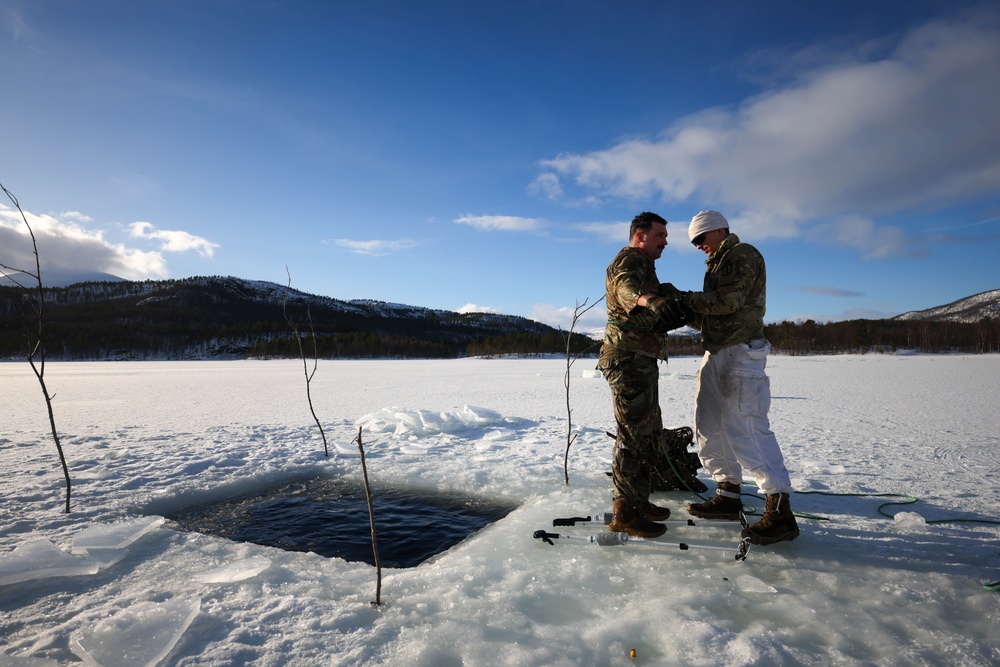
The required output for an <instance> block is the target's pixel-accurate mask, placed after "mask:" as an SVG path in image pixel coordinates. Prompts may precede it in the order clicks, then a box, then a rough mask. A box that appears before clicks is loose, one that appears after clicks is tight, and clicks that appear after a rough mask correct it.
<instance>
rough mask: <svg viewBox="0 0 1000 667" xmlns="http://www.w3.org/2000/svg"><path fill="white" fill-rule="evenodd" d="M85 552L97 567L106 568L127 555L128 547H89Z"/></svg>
mask: <svg viewBox="0 0 1000 667" xmlns="http://www.w3.org/2000/svg"><path fill="white" fill-rule="evenodd" d="M86 554H87V555H88V556H90V557H91V558H92V559H94V562H96V563H97V567H98V568H99V569H101V570H106V569H108V568H109V567H111V566H112V565H114V564H115V563H117V562H118V561H120V560H121V559H122V558H125V556H127V555H128V549H104V548H101V547H90V548H89V549H87V551H86Z"/></svg>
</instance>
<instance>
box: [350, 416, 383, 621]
mask: <svg viewBox="0 0 1000 667" xmlns="http://www.w3.org/2000/svg"><path fill="white" fill-rule="evenodd" d="M355 442H357V443H358V451H359V452H361V476H362V477H363V478H364V481H365V499H367V500H368V521H369V523H370V524H371V529H372V553H373V554H374V555H375V600H374V602H372V604H373V605H375V606H376V607H378V606H380V605H381V604H382V561H381V560H379V557H378V535H377V534H376V532H375V508H374V506H373V505H372V491H371V487H370V486H369V485H368V465H367V464H366V463H365V446H364V444H363V443H362V442H361V427H360V426H359V427H358V437H357V438H356V439H355Z"/></svg>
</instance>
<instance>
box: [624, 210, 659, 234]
mask: <svg viewBox="0 0 1000 667" xmlns="http://www.w3.org/2000/svg"><path fill="white" fill-rule="evenodd" d="M654 222H658V223H660V224H661V225H666V224H667V221H666V220H664V219H663V218H661V217H660V216H658V215H657V214H655V213H653V212H652V211H643V212H642V213H640V214H639V215H637V216H635V217H634V218H632V226H631V227H630V228H629V230H628V237H629V238H630V239H631V238H632V237H633V236H635V233H636V232H637V231H638V230H640V229H641V230H642V231H646V230H648V229H649V228H650V227H652V226H653V223H654Z"/></svg>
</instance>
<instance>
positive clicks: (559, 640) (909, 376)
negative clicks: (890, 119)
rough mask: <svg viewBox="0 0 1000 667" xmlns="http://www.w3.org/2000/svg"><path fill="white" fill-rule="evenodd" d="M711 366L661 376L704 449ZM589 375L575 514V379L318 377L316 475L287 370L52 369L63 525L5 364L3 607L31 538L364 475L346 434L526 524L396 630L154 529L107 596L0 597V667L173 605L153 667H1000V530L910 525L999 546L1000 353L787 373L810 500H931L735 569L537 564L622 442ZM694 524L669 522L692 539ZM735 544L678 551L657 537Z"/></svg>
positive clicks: (350, 566) (45, 453) (823, 533)
mask: <svg viewBox="0 0 1000 667" xmlns="http://www.w3.org/2000/svg"><path fill="white" fill-rule="evenodd" d="M697 363H698V360H697V359H693V358H678V359H674V360H671V362H670V364H669V365H667V366H663V367H661V368H662V369H661V401H662V407H663V412H664V420H665V423H666V425H668V426H680V425H684V424H689V423H690V419H691V405H692V401H693V392H694V378H695V374H696V371H697ZM591 367H592V363H591V361H590V360H580V361H578V362H577V363H576V364H575V365H574V367H573V373H572V385H571V390H570V391H571V396H570V398H571V403H572V407H573V424H574V427H575V431H576V432H577V433H578V436H577V439H576V442H575V443H574V445H573V448H572V449H571V452H570V482H571V483H570V485H569V487H566V486H565V485H564V484H563V480H562V460H563V453H564V450H565V442H566V413H565V393H564V389H563V386H562V381H563V372H564V371H565V360H559V359H540V360H531V359H524V360H509V359H504V360H483V359H465V360H450V361H328V362H321V364H320V368H319V372H318V373H317V376H316V379H315V381H314V383H313V387H312V393H313V400H314V404H315V407H316V412H317V414H318V415H319V417H320V419H321V420H323V423H324V428H325V429H326V432H327V435H328V438H330V441H331V443H332V448H331V456H330V458H324V456H323V451H322V443H321V441H320V440H319V434H318V432H317V430H316V427H315V424H314V423H312V419H311V416H310V414H309V412H308V404H307V403H306V397H305V384H304V376H303V371H302V364H301V362H295V361H271V362H253V361H246V362H238V361H228V362H81V363H62V362H60V363H50V364H49V366H48V371H47V375H46V379H47V381H48V383H49V388H50V391H52V392H53V393H54V394H56V404H55V410H56V423H57V426H58V427H59V430H60V434H61V436H62V438H63V443H64V446H65V447H66V451H67V457H68V459H69V462H70V466H71V468H70V469H71V474H72V477H73V483H74V487H73V507H72V512H71V514H69V515H66V514H64V513H62V512H61V511H60V510H61V507H62V504H63V502H64V496H63V494H64V489H63V487H62V484H63V481H62V476H61V471H60V470H59V468H58V461H57V459H56V456H55V451H54V446H53V445H52V442H51V437H50V436H49V434H48V423H47V420H46V416H45V411H44V410H45V409H44V404H43V402H42V399H41V395H40V392H39V391H38V388H37V384H36V383H35V380H34V377H33V376H32V375H31V372H30V370H29V369H28V368H27V366H25V365H24V364H15V363H10V364H0V424H2V425H3V426H2V431H0V473H2V474H3V476H4V478H5V480H4V485H3V489H4V491H3V494H2V496H0V580H2V576H3V572H4V563H5V560H6V561H7V562H8V564H9V559H11V558H12V557H13V554H14V553H15V551H14V550H15V548H18V547H21V546H23V545H25V544H26V543H29V542H31V541H35V540H48V541H50V542H51V543H52V544H53V545H54V546H55V548H57V549H58V550H60V551H63V552H66V553H69V552H70V551H71V550H72V546H73V543H74V540H75V539H78V538H79V536H80V534H81V532H83V531H86V530H88V529H89V530H91V531H93V530H95V529H96V531H97V533H98V535H101V534H102V533H106V532H107V531H109V530H111V528H110V527H111V526H114V525H117V524H121V523H122V522H129V521H135V520H138V519H139V518H140V517H144V516H146V515H149V514H153V515H155V514H158V513H162V512H165V511H168V510H169V509H171V508H176V507H180V506H184V505H189V504H193V503H197V502H204V501H208V500H215V499H220V498H225V497H230V496H233V495H237V494H238V493H241V492H242V491H245V490H249V489H253V488H259V487H260V486H262V485H268V484H277V483H280V482H282V481H285V480H288V479H291V478H299V477H309V476H319V475H338V476H339V475H351V476H354V475H359V468H360V465H359V462H358V459H357V454H356V448H355V447H354V446H352V445H351V444H350V442H351V440H352V438H353V437H354V436H355V435H356V432H357V431H356V430H357V425H358V423H359V422H360V423H361V424H362V425H364V426H365V427H366V436H365V439H366V442H367V443H369V444H368V445H367V446H366V455H367V457H368V465H369V473H370V475H371V476H372V478H373V482H374V483H380V484H387V485H394V486H411V487H413V486H415V487H420V488H424V489H438V490H442V491H445V490H457V491H463V492H466V493H477V494H481V495H486V496H491V497H497V498H503V499H506V500H511V501H514V502H516V503H518V504H520V505H521V507H520V508H519V509H518V510H515V511H514V512H513V513H512V514H511V515H509V516H508V517H507V518H505V519H504V520H502V521H501V522H498V523H497V524H494V525H492V526H490V527H488V528H487V529H485V530H484V531H482V532H481V533H479V534H477V535H476V536H475V537H474V538H472V539H469V540H466V541H465V542H463V543H462V544H460V545H458V546H457V547H455V548H453V549H451V550H449V551H448V552H446V553H444V554H442V555H440V556H438V557H437V558H435V559H433V560H432V561H430V562H428V563H425V564H424V565H421V566H420V567H417V568H413V569H410V570H387V571H386V572H385V577H384V580H383V590H382V595H383V600H384V602H386V604H385V605H384V606H383V607H382V608H381V609H373V608H372V607H371V606H370V605H369V604H368V602H369V600H371V599H372V598H373V595H374V583H375V577H374V569H373V568H371V567H369V566H367V565H364V564H359V563H349V562H346V561H343V560H340V559H326V558H321V557H319V556H316V555H315V554H301V553H290V552H283V551H280V550H276V549H271V548H267V547H260V546H257V545H252V544H238V543H232V542H228V541H226V540H223V539H220V538H212V537H207V536H201V535H197V534H186V533H178V532H176V531H173V530H171V529H170V528H169V525H162V526H161V525H157V526H154V527H152V528H150V529H149V531H148V532H146V533H145V534H143V535H141V536H139V537H137V538H136V539H135V540H134V541H133V542H131V543H130V544H128V545H127V548H126V553H124V554H122V555H121V558H120V559H119V560H117V561H116V562H114V563H111V564H110V565H108V566H107V567H104V568H100V569H98V571H96V572H94V573H90V574H80V575H77V576H62V577H47V578H40V579H34V580H29V581H21V582H17V583H11V584H7V585H2V586H0V638H2V639H0V665H3V664H7V663H5V662H4V661H5V660H8V661H9V660H11V659H12V658H11V656H17V657H19V658H22V657H23V658H28V657H31V658H34V659H36V660H49V661H50V662H48V663H46V662H35V663H26V664H70V663H73V662H77V661H78V660H79V659H80V658H79V657H78V654H77V653H75V652H74V650H73V646H74V641H76V642H77V644H78V643H79V639H80V638H81V637H83V638H84V639H85V640H86V639H87V638H88V635H87V629H88V628H97V627H102V626H101V623H102V621H103V622H104V623H105V624H107V623H108V622H110V620H114V619H117V621H118V622H121V623H125V622H126V621H128V620H129V619H128V617H126V616H125V615H124V614H125V613H126V610H128V609H136V608H138V609H140V610H142V609H146V608H148V609H149V614H147V617H154V618H156V617H159V613H160V612H159V611H157V610H158V609H160V608H159V607H155V605H166V604H174V605H175V606H177V605H178V603H179V601H192V604H193V601H196V602H197V607H196V608H195V607H191V606H189V607H182V608H184V609H195V612H194V613H193V615H192V618H191V620H190V624H189V625H187V626H185V629H184V630H183V632H182V633H181V634H180V635H179V637H178V638H176V643H170V644H169V646H168V648H169V649H170V650H169V651H168V653H169V655H168V657H167V658H166V659H165V660H164V661H163V662H162V663H161V664H177V665H218V664H254V665H288V664H291V665H350V664H362V663H363V664H387V665H451V664H454V665H459V664H466V665H541V664H546V665H616V664H622V665H625V664H632V663H631V660H630V658H629V655H628V654H629V650H630V649H632V648H635V649H636V654H637V659H636V663H635V664H649V665H661V664H690V665H717V664H722V663H725V664H727V665H751V664H846V665H855V664H856V665H867V664H900V663H904V662H905V663H908V664H928V665H937V664H942V665H944V664H949V665H954V664H962V665H990V664H995V663H996V662H997V661H998V660H1000V640H998V639H997V638H996V637H995V634H996V633H995V628H996V627H997V625H998V620H1000V598H998V597H997V594H996V593H990V592H985V591H983V590H982V583H983V582H985V581H995V580H997V579H1000V558H998V550H1000V549H998V536H1000V527H998V526H997V525H995V524H986V523H940V524H934V523H932V524H930V525H921V523H922V522H921V521H920V520H919V519H920V518H923V519H926V520H927V521H931V522H933V521H938V520H943V519H958V518H961V519H978V520H984V521H990V520H992V521H997V520H1000V511H998V510H997V508H998V507H1000V503H998V502H997V501H998V500H1000V491H998V490H997V477H998V475H1000V472H998V469H997V465H996V463H995V460H996V452H997V451H998V446H1000V416H998V415H997V411H996V406H995V402H996V396H997V395H1000V356H996V355H991V356H983V357H971V356H970V357H962V356H922V355H914V356H905V357H904V356H881V355H867V356H846V357H782V356H774V357H772V359H771V360H770V366H769V373H770V375H771V378H772V392H773V396H774V400H773V403H772V409H771V417H772V427H773V429H774V430H775V432H776V434H777V436H778V439H779V441H780V442H781V443H782V446H783V448H784V450H785V454H786V457H787V458H788V464H789V469H790V470H791V472H792V476H793V482H794V483H795V485H796V488H797V489H798V490H799V491H800V492H808V491H823V492H832V493H839V494H883V493H896V494H909V495H912V496H916V497H919V498H920V502H919V503H917V504H915V505H907V506H903V507H894V508H893V507H890V508H886V511H887V512H888V513H889V514H893V513H895V512H899V511H905V512H907V513H916V514H918V515H919V516H918V517H917V519H918V520H916V521H913V522H909V523H907V522H902V521H900V522H894V521H892V520H890V519H888V518H886V517H884V516H881V515H879V514H878V513H877V511H876V508H877V507H878V506H879V505H880V504H881V502H885V501H886V500H892V498H881V499H880V498H875V497H871V496H867V497H866V496H863V495H860V496H826V495H810V494H806V493H800V494H799V495H797V496H796V498H795V500H794V503H795V504H794V506H793V507H794V509H796V510H798V511H802V512H808V513H811V514H817V515H822V516H824V517H828V518H829V521H813V520H803V521H802V522H801V523H802V524H803V525H802V528H803V530H802V537H801V538H800V539H799V540H796V541H795V542H793V543H789V544H784V545H778V546H775V547H771V548H766V549H755V550H753V551H752V553H751V555H750V557H749V558H748V560H747V561H746V562H744V563H735V562H732V559H731V558H729V557H728V556H726V555H724V554H721V553H715V552H697V553H695V552H685V553H677V552H670V551H662V552H660V551H655V552H654V551H651V550H643V549H637V548H632V547H628V546H625V547H615V548H599V547H590V546H589V545H579V544H578V543H566V542H565V541H564V542H563V543H558V542H557V543H556V545H554V546H550V545H547V544H544V543H542V542H541V541H539V540H534V539H532V537H531V535H532V533H533V532H534V530H536V529H540V528H547V529H549V530H552V528H551V519H552V518H553V517H556V516H564V515H575V514H581V513H584V514H586V513H590V512H595V511H604V510H606V509H607V507H608V505H609V485H608V481H607V477H606V476H605V474H604V472H605V471H606V470H608V469H609V468H610V449H611V447H610V443H611V441H610V439H609V438H608V437H607V436H606V435H605V431H608V430H611V431H613V430H614V423H613V417H612V415H611V406H610V395H609V392H608V389H607V385H606V384H605V383H604V381H603V379H601V378H600V377H587V376H588V375H589V371H590V370H591ZM690 499H691V496H690V495H688V494H679V493H673V494H661V495H660V496H659V497H658V500H660V501H661V502H663V503H665V504H667V505H668V506H670V507H671V508H673V509H674V510H675V512H676V513H678V516H680V515H681V514H683V506H684V503H685V502H687V501H689V500H690ZM747 502H748V503H749V504H754V503H755V502H756V501H755V500H754V499H752V498H750V499H747ZM757 504H758V505H759V503H757ZM376 511H377V509H376ZM558 530H566V531H568V530H574V529H558ZM575 530H576V533H574V534H581V535H583V534H587V532H588V531H587V529H584V528H579V529H575ZM732 538H733V535H732V532H731V531H729V532H727V531H726V529H723V528H721V527H714V528H713V527H709V528H705V529H701V528H685V527H677V528H674V527H672V528H671V530H670V531H669V532H668V533H667V535H666V536H665V537H664V538H663V539H664V540H668V541H676V540H689V541H698V540H703V541H705V542H710V543H713V544H714V543H723V544H727V543H731V542H732V541H733V539H732ZM261 567H262V568H263V569H259V571H258V568H261ZM241 568H243V569H241ZM246 572H253V573H252V574H251V575H249V576H247V577H246V578H240V577H242V576H243V574H245V573H246ZM171 601H174V602H171ZM120 630H121V628H120V627H119V631H120ZM108 636H109V637H110V636H115V635H108ZM84 643H86V642H84ZM77 650H79V647H78V648H77ZM4 656H8V657H7V658H5V657H4ZM11 664H14V663H11ZM132 664H141V663H135V662H133V663H132Z"/></svg>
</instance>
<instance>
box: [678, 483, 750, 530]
mask: <svg viewBox="0 0 1000 667" xmlns="http://www.w3.org/2000/svg"><path fill="white" fill-rule="evenodd" d="M742 511H743V501H742V500H740V485H739V484H731V483H730V482H719V485H718V486H717V487H716V489H715V496H714V497H713V498H712V499H711V500H707V501H705V502H703V503H692V504H690V505H688V513H690V514H693V515H694V516H696V517H700V518H702V519H726V520H729V521H734V520H736V519H739V518H740V512H742Z"/></svg>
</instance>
